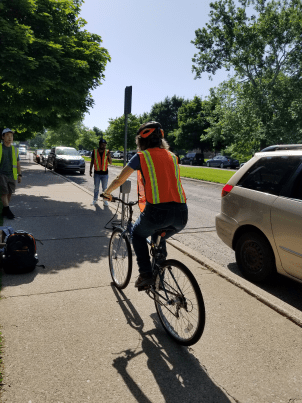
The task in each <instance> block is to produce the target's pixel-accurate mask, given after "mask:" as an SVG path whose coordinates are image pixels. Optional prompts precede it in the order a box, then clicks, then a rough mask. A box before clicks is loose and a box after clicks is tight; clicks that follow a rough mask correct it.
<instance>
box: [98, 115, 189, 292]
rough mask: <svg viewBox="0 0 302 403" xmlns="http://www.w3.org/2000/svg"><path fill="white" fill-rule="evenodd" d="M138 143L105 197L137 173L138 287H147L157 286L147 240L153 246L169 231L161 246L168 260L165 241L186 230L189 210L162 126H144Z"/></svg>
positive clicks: (134, 237)
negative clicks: (159, 234)
mask: <svg viewBox="0 0 302 403" xmlns="http://www.w3.org/2000/svg"><path fill="white" fill-rule="evenodd" d="M135 140H136V144H137V148H138V153H137V154H136V155H135V156H134V157H132V158H131V160H130V161H129V163H128V164H127V165H126V166H125V168H124V169H123V170H122V171H121V173H120V175H118V176H117V177H116V178H115V179H114V180H113V181H112V183H111V184H110V185H109V186H108V188H107V189H106V190H105V192H104V196H106V198H107V199H108V200H111V199H112V196H111V192H113V191H114V190H115V189H117V188H118V187H119V186H121V185H122V184H123V183H124V182H125V181H126V180H127V178H128V177H129V176H130V175H131V174H132V173H133V172H134V171H135V170H137V182H138V193H139V195H138V198H139V207H140V210H141V214H140V216H139V217H138V219H137V220H136V222H135V224H134V226H133V230H132V234H131V236H132V243H133V249H134V251H135V254H136V259H137V264H138V268H139V273H140V275H139V277H138V279H137V280H136V282H135V287H144V286H146V285H149V284H153V282H154V279H153V278H152V268H151V262H150V256H149V250H148V245H147V241H146V238H148V237H149V236H150V235H151V236H152V241H153V242H154V241H156V239H155V236H154V234H155V233H156V231H158V230H160V229H162V228H169V230H168V231H167V233H166V235H165V237H163V238H161V243H160V245H161V247H162V250H163V256H165V257H166V256H167V250H166V239H167V238H169V237H171V236H172V235H174V234H176V233H177V232H179V231H181V230H182V229H183V228H184V227H185V226H186V224H187V221H188V208H187V204H186V195H185V192H184V190H183V187H182V184H181V180H180V172H179V166H178V162H177V158H176V155H175V154H173V153H172V152H170V151H169V144H168V143H167V142H166V140H165V139H164V131H163V130H162V127H161V124H160V123H158V122H154V121H152V122H147V123H145V124H143V125H141V126H140V128H139V129H138V132H137V136H136V139H135Z"/></svg>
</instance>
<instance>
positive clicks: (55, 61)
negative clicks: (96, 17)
mask: <svg viewBox="0 0 302 403" xmlns="http://www.w3.org/2000/svg"><path fill="white" fill-rule="evenodd" d="M81 4H82V1H81V0H60V1H57V0H2V1H1V3H0V54H1V58H0V84H1V90H0V102H1V108H0V127H11V128H13V129H14V130H16V131H17V132H18V139H26V138H30V137H32V136H33V133H36V132H39V131H42V130H43V128H44V127H47V128H56V127H59V126H60V125H62V124H64V123H66V124H70V123H72V122H75V121H78V120H79V119H80V118H81V117H82V116H83V114H84V113H86V112H87V111H88V109H89V108H90V107H91V106H92V105H93V103H94V101H93V99H92V96H91V94H90V91H91V90H92V89H94V88H96V87H97V86H98V85H100V84H101V81H102V80H103V79H104V70H105V66H106V64H107V62H108V61H110V56H109V54H108V51H107V50H106V49H104V48H103V47H101V42H102V39H101V37H100V36H98V35H95V34H91V33H89V32H88V31H86V30H85V29H84V26H85V24H86V21H85V20H83V19H82V18H79V12H80V6H81Z"/></svg>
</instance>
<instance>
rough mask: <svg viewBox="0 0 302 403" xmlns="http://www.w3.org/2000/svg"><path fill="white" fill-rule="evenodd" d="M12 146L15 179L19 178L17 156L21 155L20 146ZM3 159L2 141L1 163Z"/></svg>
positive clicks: (0, 150)
mask: <svg viewBox="0 0 302 403" xmlns="http://www.w3.org/2000/svg"><path fill="white" fill-rule="evenodd" d="M11 147H12V158H13V165H12V168H13V176H14V180H17V179H18V169H17V158H18V155H19V148H15V147H14V146H11ZM1 160H2V144H1V143H0V163H1Z"/></svg>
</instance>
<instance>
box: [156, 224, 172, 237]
mask: <svg viewBox="0 0 302 403" xmlns="http://www.w3.org/2000/svg"><path fill="white" fill-rule="evenodd" d="M174 229H175V228H173V227H171V226H170V227H167V228H161V229H158V230H157V231H156V232H154V235H160V236H165V235H166V234H165V235H162V234H163V233H167V232H169V231H174Z"/></svg>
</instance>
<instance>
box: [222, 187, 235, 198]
mask: <svg viewBox="0 0 302 403" xmlns="http://www.w3.org/2000/svg"><path fill="white" fill-rule="evenodd" d="M233 187H234V186H232V185H228V184H226V185H225V186H224V187H223V189H222V191H221V197H224V196H226V195H227V194H229V193H230V191H231V190H232V189H233Z"/></svg>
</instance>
